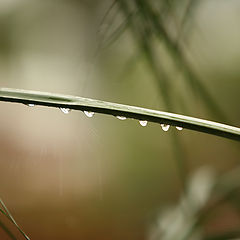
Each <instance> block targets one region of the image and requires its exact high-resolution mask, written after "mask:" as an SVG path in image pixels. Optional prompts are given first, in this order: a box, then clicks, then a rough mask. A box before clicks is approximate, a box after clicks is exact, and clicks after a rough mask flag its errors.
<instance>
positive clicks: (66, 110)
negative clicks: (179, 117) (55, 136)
mask: <svg viewBox="0 0 240 240" xmlns="http://www.w3.org/2000/svg"><path fill="white" fill-rule="evenodd" d="M28 106H29V107H34V106H35V104H28ZM60 110H61V111H62V112H63V113H64V114H68V113H70V111H71V109H70V108H60ZM83 112H84V114H85V115H86V116H87V117H89V118H91V117H93V115H94V114H95V113H94V112H91V111H83ZM116 118H117V119H119V120H126V119H127V118H126V117H124V116H116ZM139 123H140V125H141V126H143V127H146V126H147V124H148V121H147V120H140V121H139ZM161 127H162V130H163V131H165V132H167V131H168V130H169V128H170V125H168V124H161ZM176 129H177V130H179V131H181V130H183V128H182V127H176Z"/></svg>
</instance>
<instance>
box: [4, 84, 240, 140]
mask: <svg viewBox="0 0 240 240" xmlns="http://www.w3.org/2000/svg"><path fill="white" fill-rule="evenodd" d="M0 101H5V102H17V103H23V104H35V105H42V106H48V107H57V108H70V109H75V110H81V111H92V112H96V113H103V114H108V115H113V116H125V117H127V118H133V119H138V120H147V121H149V122H156V123H164V124H169V125H172V126H179V127H183V128H186V129H191V130H195V131H198V132H204V133H208V134H212V135H216V136H221V137H224V138H228V139H233V140H237V141H240V128H238V127H233V126H230V125H226V124H222V123H217V122H213V121H208V120H203V119H200V118H194V117H189V116H185V115H180V114H176V113H169V112H163V111H157V110H152V109H147V108H141V107H135V106H129V105H123V104H117V103H112V102H105V101H100V100H94V99H90V98H83V97H76V96H71V95H63V94H55V93H48V92H38V91H29V90H22V89H8V88H1V89H0Z"/></svg>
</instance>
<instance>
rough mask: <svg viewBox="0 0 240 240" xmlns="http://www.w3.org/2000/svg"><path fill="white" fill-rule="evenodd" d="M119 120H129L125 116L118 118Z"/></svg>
mask: <svg viewBox="0 0 240 240" xmlns="http://www.w3.org/2000/svg"><path fill="white" fill-rule="evenodd" d="M117 119H119V120H126V119H127V118H126V117H124V116H117Z"/></svg>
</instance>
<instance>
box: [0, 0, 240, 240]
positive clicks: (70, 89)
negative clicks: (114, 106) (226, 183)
mask: <svg viewBox="0 0 240 240" xmlns="http://www.w3.org/2000/svg"><path fill="white" fill-rule="evenodd" d="M156 19H157V21H156ZM239 21H240V2H239V1H237V0H228V1H226V0H211V1H197V0H190V1H187V0H184V1H173V0H172V1H170V0H169V1H167V0H166V1H163V0H162V1H142V0H136V1H124V0H119V1H116V2H112V1H109V0H104V1H94V0H91V1H76V0H68V1H67V0H58V1H56V0H55V1H53V0H50V1H46V0H43V1H37V0H35V1H33V0H31V1H30V0H1V1H0V86H1V87H10V88H21V89H30V90H39V91H48V92H56V93H63V94H69V95H78V96H84V97H90V98H95V99H101V100H105V101H112V102H117V103H123V104H128V105H136V106H141V107H146V108H152V109H158V110H164V111H171V112H176V113H181V114H186V115H191V116H194V117H200V118H204V119H210V120H215V121H219V122H224V123H227V124H232V125H234V126H239V119H240V110H239V89H240V81H239V77H240V68H239V63H240V44H239V42H240V28H239ZM161 27H163V29H164V31H166V33H167V34H166V33H164V31H163V29H162V28H161ZM169 39H170V40H171V41H170V42H168V41H169ZM178 49H180V50H178ZM182 54H184V56H185V59H186V60H187V63H186V62H184V61H183V59H182V58H181V55H182ZM189 69H190V70H189ZM193 72H194V74H193ZM194 76H196V78H195V77H194ZM199 82H200V84H201V85H199ZM199 86H201V87H199ZM202 86H204V87H202ZM203 89H205V90H206V92H208V93H209V95H211V96H212V97H211V98H212V99H213V101H215V103H214V104H216V105H218V106H219V108H220V109H221V111H222V112H223V114H221V116H220V114H218V112H217V111H216V112H215V111H214V110H216V108H215V107H214V106H215V105H214V104H212V103H211V101H210V100H209V98H208V96H206V94H205V90H203ZM212 106H213V107H212ZM0 108H1V117H0V133H1V138H0V169H1V172H0V197H1V198H2V199H3V201H4V202H5V204H6V205H7V206H8V208H9V209H10V211H11V213H12V215H13V216H14V217H15V219H16V221H17V222H18V223H19V225H20V226H21V227H22V228H23V229H24V231H25V232H26V233H27V234H28V235H29V236H30V238H31V239H34V240H40V239H59V240H61V239H68V240H71V239H85V240H93V239H104V240H113V239H114V240H120V239H121V240H122V239H131V240H135V239H136V240H139V239H150V240H152V239H174V238H171V237H169V238H168V237H167V236H165V237H156V236H155V235H154V232H156V231H158V230H153V226H155V225H156V222H158V219H161V216H162V215H163V212H164V211H165V210H166V209H168V208H171V206H172V207H173V206H176V205H178V204H179V201H180V200H179V199H181V197H182V196H183V193H184V186H186V185H188V184H189V183H188V182H189V181H188V179H189V177H190V176H192V175H193V174H194V172H196V171H197V170H199V169H201V167H206V166H210V167H211V169H212V170H211V172H214V174H216V176H221V175H222V174H225V173H228V172H229V171H231V170H232V169H235V168H236V167H237V166H238V165H239V162H238V161H239V158H240V148H239V143H237V142H234V141H231V140H226V139H223V138H220V137H215V136H211V135H208V134H202V133H197V132H193V131H189V130H183V131H181V132H180V131H177V130H176V129H174V128H173V127H172V128H170V130H169V131H168V132H163V131H162V129H161V127H160V126H159V125H158V124H152V123H150V124H148V125H147V127H142V126H140V124H139V123H138V122H137V121H135V120H131V119H127V120H126V121H120V120H118V119H116V118H114V117H111V116H105V115H99V114H96V115H95V116H94V117H93V118H91V119H89V118H87V117H86V116H85V115H84V114H83V113H81V112H77V111H72V112H71V113H70V114H69V115H65V114H63V113H62V112H61V111H60V110H58V109H55V108H45V107H34V108H30V107H27V106H24V105H21V104H10V103H3V102H1V103H0ZM222 115H223V117H222ZM203 176H205V175H203ZM200 179H203V180H204V177H203V178H200ZM183 181H186V182H187V183H183ZM201 184H202V183H201V180H200V183H199V185H197V188H198V187H199V188H201ZM208 184H210V183H209V182H207V183H206V185H208ZM203 185H204V183H203ZM204 186H205V185H204ZM199 191H200V195H201V189H200V190H199ZM189 208H191V207H190V206H189ZM239 213H240V211H239V209H238V210H236V209H235V208H233V206H232V205H231V204H228V203H226V204H223V205H221V207H220V208H219V209H218V210H217V211H216V212H215V215H214V216H215V218H213V219H211V220H210V221H209V222H208V223H205V224H203V225H204V227H202V229H201V234H202V235H201V236H205V235H208V234H215V233H219V234H221V233H224V232H225V231H232V230H234V231H235V229H237V230H238V229H240V217H239V216H240V215H239ZM0 220H1V221H4V222H5V223H6V225H7V226H8V227H9V228H10V229H12V231H13V232H14V233H15V234H16V236H19V239H21V236H20V235H18V233H17V231H16V229H15V228H14V227H13V226H12V225H11V224H10V223H8V222H7V221H6V220H4V217H3V216H1V218H0ZM171 224H173V221H172V222H171V221H170V223H169V224H168V225H169V226H171ZM169 226H168V227H169ZM165 229H167V227H166V228H165ZM163 231H164V230H163ZM198 237H199V236H198ZM0 238H1V239H9V238H8V236H7V235H6V233H4V231H3V230H1V229H0ZM175 239H177V238H175ZM178 239H180V238H178ZM192 239H202V238H201V237H200V238H192Z"/></svg>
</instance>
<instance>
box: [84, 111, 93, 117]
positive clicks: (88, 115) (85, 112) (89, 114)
mask: <svg viewBox="0 0 240 240" xmlns="http://www.w3.org/2000/svg"><path fill="white" fill-rule="evenodd" d="M83 112H84V114H85V115H86V116H87V117H93V115H94V112H88V111H83Z"/></svg>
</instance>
